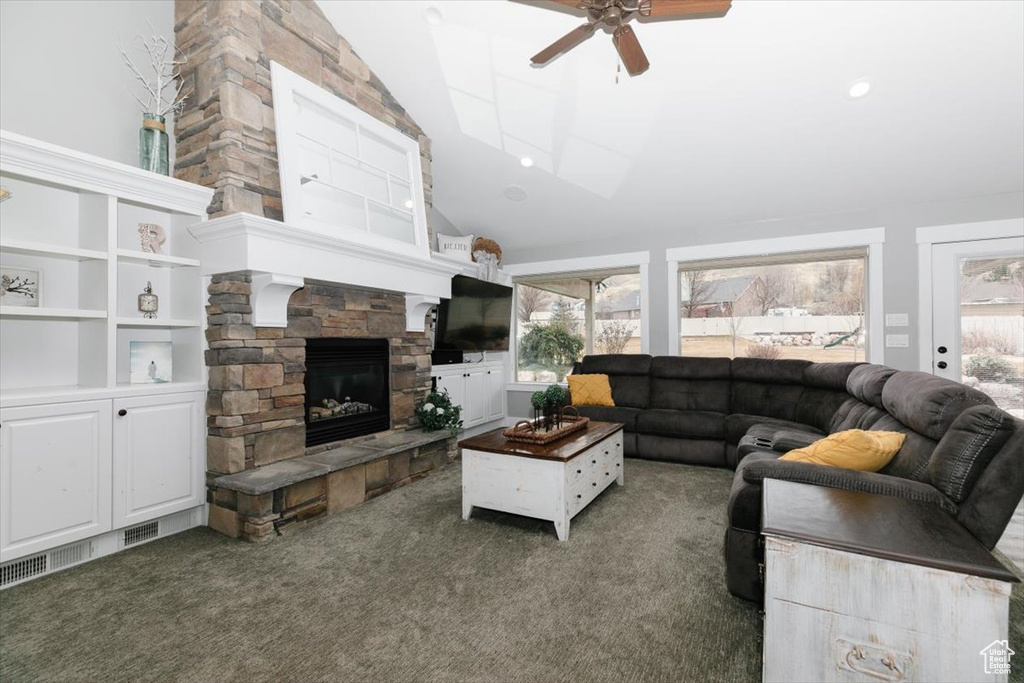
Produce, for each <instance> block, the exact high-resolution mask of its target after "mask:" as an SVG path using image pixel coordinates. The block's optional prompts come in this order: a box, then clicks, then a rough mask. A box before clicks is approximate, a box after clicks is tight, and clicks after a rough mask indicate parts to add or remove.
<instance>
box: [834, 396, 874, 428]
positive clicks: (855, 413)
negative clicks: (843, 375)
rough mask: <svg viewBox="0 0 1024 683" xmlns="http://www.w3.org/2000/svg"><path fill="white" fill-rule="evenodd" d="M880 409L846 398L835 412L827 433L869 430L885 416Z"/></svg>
mask: <svg viewBox="0 0 1024 683" xmlns="http://www.w3.org/2000/svg"><path fill="white" fill-rule="evenodd" d="M886 414H887V413H886V412H885V411H884V410H882V409H881V408H876V407H874V406H871V405H868V404H867V403H863V402H861V401H860V400H858V399H856V398H848V399H846V400H845V401H843V403H842V405H840V406H839V408H838V409H837V410H836V412H835V415H833V416H832V421H831V423H830V424H829V427H828V431H829V432H841V431H843V430H844V429H871V427H873V426H874V424H875V423H876V422H878V421H879V420H881V419H882V418H883V417H885V416H886Z"/></svg>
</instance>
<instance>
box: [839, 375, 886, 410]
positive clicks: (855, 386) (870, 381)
mask: <svg viewBox="0 0 1024 683" xmlns="http://www.w3.org/2000/svg"><path fill="white" fill-rule="evenodd" d="M895 374H896V370H894V369H892V368H887V367H885V366H884V365H860V366H857V367H855V368H854V369H853V370H851V371H850V376H849V377H847V379H846V391H847V392H848V393H849V394H850V395H851V396H853V397H854V398H856V399H858V400H860V401H861V402H862V403H867V404H868V405H871V406H874V407H876V408H882V407H883V406H882V388H883V387H885V383H886V382H888V381H889V378H890V377H892V376H893V375H895Z"/></svg>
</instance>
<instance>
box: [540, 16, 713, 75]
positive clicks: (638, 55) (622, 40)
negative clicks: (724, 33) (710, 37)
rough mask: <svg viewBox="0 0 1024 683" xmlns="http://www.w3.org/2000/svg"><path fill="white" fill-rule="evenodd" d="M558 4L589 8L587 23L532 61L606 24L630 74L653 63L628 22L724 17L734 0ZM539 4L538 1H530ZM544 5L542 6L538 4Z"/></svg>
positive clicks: (546, 59)
mask: <svg viewBox="0 0 1024 683" xmlns="http://www.w3.org/2000/svg"><path fill="white" fill-rule="evenodd" d="M549 2H553V3H555V4H557V5H562V6H564V7H571V8H574V9H581V10H586V12H587V14H588V15H589V16H590V21H588V22H587V23H586V24H584V25H583V26H580V27H578V28H576V29H573V30H572V31H570V32H569V33H567V34H566V35H564V36H562V37H561V38H559V39H558V40H556V41H555V42H554V43H552V44H551V45H549V46H547V47H546V48H544V49H543V50H541V51H540V52H538V53H537V54H535V55H534V56H533V57H532V58H531V60H530V61H532V62H533V63H534V64H535V65H538V66H539V65H544V64H547V63H548V62H550V61H551V60H552V59H554V58H555V57H557V56H558V55H560V54H563V53H565V52H568V51H569V50H571V49H572V48H574V47H576V46H577V45H579V44H580V43H582V42H583V41H584V40H586V39H587V38H589V37H590V36H592V35H594V33H595V32H596V31H597V29H599V28H601V27H602V25H603V26H604V27H606V28H607V29H611V32H612V42H613V43H614V44H615V49H616V50H618V51H619V57H620V58H621V59H622V63H623V65H625V67H626V71H628V72H629V75H630V76H637V75H639V74H642V73H643V72H645V71H647V68H648V67H649V66H650V65H651V63H650V62H649V61H647V55H645V54H644V49H643V48H642V47H640V41H639V40H638V39H637V37H636V33H634V32H633V29H632V28H631V27H629V26H627V24H628V23H629V22H630V21H632V20H633V19H634V18H636V17H650V18H652V19H710V18H716V17H724V16H725V13H726V12H728V11H729V8H730V7H731V6H732V0H549ZM529 4H535V3H532V2H531V3H529ZM537 6H538V7H542V5H539V4H538V5H537Z"/></svg>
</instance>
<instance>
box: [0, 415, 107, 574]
mask: <svg viewBox="0 0 1024 683" xmlns="http://www.w3.org/2000/svg"><path fill="white" fill-rule="evenodd" d="M110 529H111V517H110V401H83V402H80V403H65V404H61V405H41V406H32V407H25V408H8V409H6V410H0V562H6V561H8V560H13V559H15V558H18V557H22V556H24V555H29V554H31V553H34V552H38V551H41V550H46V549H47V548H52V547H54V546H58V545H62V544H64V543H71V542H72V541H77V540H80V539H83V538H88V537H89V536H95V535H96V534H100V533H103V532H105V531H110Z"/></svg>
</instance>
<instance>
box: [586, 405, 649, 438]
mask: <svg viewBox="0 0 1024 683" xmlns="http://www.w3.org/2000/svg"><path fill="white" fill-rule="evenodd" d="M575 407H576V409H577V410H579V411H580V415H582V416H583V417H589V418H590V419H591V420H597V421H598V422H621V423H622V424H623V425H625V426H624V427H623V429H624V430H625V431H627V432H635V431H636V416H637V415H639V414H640V409H639V408H625V407H623V406H615V407H605V406H575Z"/></svg>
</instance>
